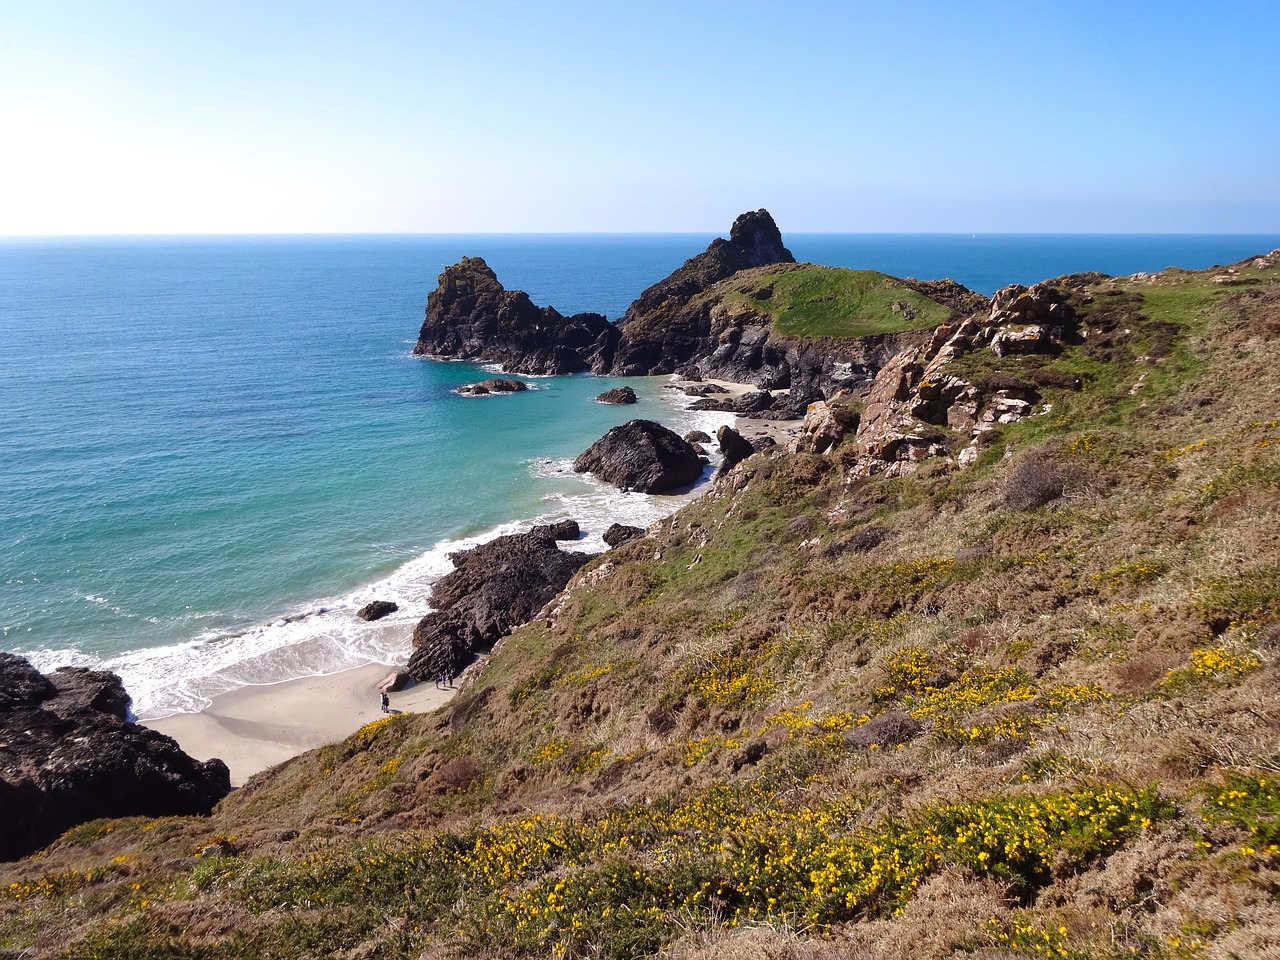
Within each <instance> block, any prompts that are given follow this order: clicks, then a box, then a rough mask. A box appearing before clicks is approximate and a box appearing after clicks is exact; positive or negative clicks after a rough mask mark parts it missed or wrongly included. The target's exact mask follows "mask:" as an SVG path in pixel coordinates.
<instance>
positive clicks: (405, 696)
mask: <svg viewBox="0 0 1280 960" xmlns="http://www.w3.org/2000/svg"><path fill="white" fill-rule="evenodd" d="M705 382H708V383H716V384H719V385H720V386H722V387H724V388H725V390H726V391H727V395H728V396H736V395H738V394H741V393H746V392H748V391H750V390H753V389H755V388H754V387H751V386H749V385H746V384H739V383H732V382H729V381H723V380H711V381H705ZM687 385H690V384H687V383H683V382H682V383H680V384H678V385H677V387H676V388H680V387H683V386H687ZM736 425H737V429H738V431H739V432H740V433H742V434H743V435H744V436H746V437H747V438H748V439H751V438H754V437H757V436H761V435H764V434H768V435H770V436H772V437H773V438H774V439H775V440H776V441H777V442H779V443H784V444H785V443H787V442H789V441H790V440H792V439H794V438H795V436H796V435H797V434H798V433H799V430H800V421H798V420H783V421H777V420H757V419H754V418H752V417H744V416H739V417H737V418H736ZM394 669H395V668H394V667H393V666H389V665H387V664H380V663H371V664H368V665H366V666H363V667H358V668H356V669H354V670H346V671H343V672H341V673H335V674H330V675H328V676H315V677H302V678H300V679H296V680H286V681H283V682H281V683H272V684H264V685H257V686H246V687H241V688H239V689H237V690H233V691H231V692H229V693H224V694H222V695H220V696H218V697H215V698H214V700H213V702H212V703H211V704H210V705H209V706H208V707H206V708H205V709H204V710H202V711H201V712H200V713H181V714H175V715H173V716H169V717H164V718H162V719H159V720H146V721H143V724H144V725H145V726H148V727H151V728H152V729H154V730H158V731H160V732H161V733H164V734H167V735H168V736H171V737H173V738H174V739H175V740H177V741H178V743H179V744H180V745H181V746H182V748H183V750H185V751H186V752H187V753H189V754H190V755H191V756H193V757H195V758H196V759H198V760H208V759H210V758H212V757H218V758H220V759H221V760H222V761H223V762H225V763H226V764H227V766H228V767H230V769H231V783H232V785H233V786H237V787H238V786H240V785H242V784H243V783H244V782H245V781H246V780H248V779H249V778H250V777H251V776H253V775H254V774H255V773H258V772H260V771H262V770H265V769H267V768H268V767H272V766H275V765H276V764H278V763H283V762H284V761H285V760H288V759H290V758H291V757H295V756H297V755H298V754H300V753H304V752H305V751H307V750H311V749H314V748H316V747H321V746H324V745H325V744H329V743H335V742H337V741H339V740H342V739H344V738H346V737H348V736H350V735H351V734H352V733H354V732H355V731H356V730H358V729H360V727H362V726H364V725H365V724H366V723H368V722H369V721H371V720H376V719H378V718H379V717H380V716H382V711H381V703H380V700H379V692H378V689H377V685H378V683H379V682H380V681H381V680H383V678H385V677H386V676H387V674H388V673H390V672H391V671H392V670H394ZM455 693H456V690H438V689H436V688H435V685H434V684H421V683H420V684H416V685H413V686H411V687H409V688H408V689H406V690H402V691H400V692H399V693H393V694H391V695H390V697H391V709H392V710H399V711H405V712H428V711H431V710H434V709H436V708H437V707H439V706H440V705H441V704H444V703H446V702H447V701H448V700H449V699H450V698H451V697H453V695H454V694H455Z"/></svg>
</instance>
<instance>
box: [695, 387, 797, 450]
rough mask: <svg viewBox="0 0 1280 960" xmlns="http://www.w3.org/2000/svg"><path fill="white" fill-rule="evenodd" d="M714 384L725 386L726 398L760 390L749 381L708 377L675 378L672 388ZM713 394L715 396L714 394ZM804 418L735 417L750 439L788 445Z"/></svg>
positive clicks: (775, 392) (736, 422) (741, 415)
mask: <svg viewBox="0 0 1280 960" xmlns="http://www.w3.org/2000/svg"><path fill="white" fill-rule="evenodd" d="M708 383H710V384H714V385H716V386H718V387H723V388H724V390H725V392H724V393H723V394H720V396H722V397H725V398H732V397H740V396H742V395H743V394H744V393H751V392H753V391H755V390H758V389H759V388H758V387H755V386H752V385H751V384H749V383H735V382H733V381H732V380H717V379H715V378H708V379H705V380H698V381H693V380H678V379H677V380H673V381H672V382H671V389H673V390H684V388H685V387H697V386H700V385H703V384H708ZM773 393H774V395H775V396H780V395H783V394H785V393H787V391H786V390H774V391H773ZM712 396H715V395H714V394H713V395H712ZM802 423H803V420H802V419H797V420H762V419H760V418H759V417H752V416H750V415H745V414H737V415H736V416H735V418H734V429H735V430H737V431H738V432H739V433H740V434H742V435H743V436H744V437H746V438H747V439H748V440H754V439H755V438H756V437H766V436H767V437H772V438H773V439H774V442H775V443H780V444H782V445H784V446H785V445H787V444H789V443H791V442H792V441H793V440H795V439H797V438H798V437H799V436H800V433H801V424H802Z"/></svg>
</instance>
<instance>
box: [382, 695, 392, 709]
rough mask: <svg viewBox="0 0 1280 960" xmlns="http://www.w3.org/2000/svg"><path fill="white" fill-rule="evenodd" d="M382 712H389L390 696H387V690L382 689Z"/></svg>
mask: <svg viewBox="0 0 1280 960" xmlns="http://www.w3.org/2000/svg"><path fill="white" fill-rule="evenodd" d="M382 712H383V713H390V712H391V698H390V697H388V696H387V692H386V691H385V690H384V691H382Z"/></svg>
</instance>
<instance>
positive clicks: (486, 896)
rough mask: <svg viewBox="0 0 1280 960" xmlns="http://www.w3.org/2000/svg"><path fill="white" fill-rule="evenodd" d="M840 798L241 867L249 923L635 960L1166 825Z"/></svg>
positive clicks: (1055, 804)
mask: <svg viewBox="0 0 1280 960" xmlns="http://www.w3.org/2000/svg"><path fill="white" fill-rule="evenodd" d="M861 813H862V807H861V805H860V804H859V803H857V802H856V801H852V800H847V799H840V800H830V801H825V802H817V803H811V804H806V805H799V806H797V805H793V804H791V803H788V802H786V801H784V800H783V799H782V798H781V797H780V796H777V795H773V794H770V793H768V792H767V791H765V790H764V789H763V788H760V787H758V786H753V787H744V788H732V787H727V786H717V787H713V788H710V789H707V790H705V791H702V792H699V793H696V794H694V795H693V796H690V797H688V798H686V799H684V800H674V799H672V800H668V801H666V802H661V801H659V802H657V803H653V804H636V805H633V806H627V807H623V808H620V809H617V810H615V811H613V812H611V813H610V814H608V815H607V816H604V817H601V818H599V819H595V820H571V819H564V818H558V817H550V816H546V817H542V816H530V817H523V818H520V819H516V820H510V821H506V822H503V823H498V824H494V825H493V826H490V827H488V828H485V829H482V830H479V831H476V832H474V833H473V834H471V835H468V836H448V835H446V836H436V837H428V838H425V839H423V840H421V841H418V842H417V843H414V844H411V845H408V846H403V847H392V846H390V845H387V846H380V845H370V846H367V847H362V848H360V849H358V850H354V851H351V852H350V853H345V854H343V853H338V854H334V853H321V854H315V855H313V856H311V857H309V858H306V859H304V860H301V861H293V862H285V861H262V860H259V861H254V862H253V863H251V864H247V865H240V866H239V867H238V869H239V870H240V871H241V872H240V874H239V877H238V879H237V880H236V881H234V882H233V888H234V889H235V890H236V891H237V894H236V895H237V896H238V897H239V898H240V899H241V900H242V901H243V902H244V903H245V904H246V905H248V906H249V907H250V908H251V909H254V910H258V911H262V910H268V909H273V908H293V907H300V906H311V907H314V906H316V905H323V904H349V905H351V906H352V907H353V908H356V909H359V910H361V911H364V910H372V909H374V908H375V907H376V906H377V905H378V904H395V905H396V906H397V909H398V910H403V911H405V912H406V916H409V917H410V918H411V920H412V922H413V923H415V924H418V925H419V926H420V927H421V928H422V930H423V936H424V939H425V938H426V937H427V936H430V934H431V931H432V930H433V929H434V930H436V931H441V930H445V929H448V930H451V931H456V932H458V933H459V934H460V935H461V936H462V937H463V939H464V941H465V945H466V946H467V947H468V948H470V949H471V950H473V951H474V952H477V953H479V952H484V951H495V950H496V951H499V952H501V953H503V954H516V955H526V956H546V955H553V956H573V957H578V956H588V955H591V956H596V955H602V956H611V957H620V958H621V957H634V956H637V955H642V954H645V953H651V952H654V951H656V950H657V949H659V948H660V947H661V945H662V943H663V942H664V941H665V940H666V939H668V938H669V937H670V936H672V935H673V932H674V931H677V930H678V929H679V923H678V921H679V920H680V919H681V918H683V919H684V920H686V921H687V919H688V918H695V919H696V918H702V922H710V923H716V924H720V925H725V926H736V925H738V924H742V923H752V922H760V921H774V920H779V921H783V922H787V923H791V924H793V925H796V926H801V925H806V926H810V927H816V928H821V927H823V926H825V925H829V924H832V923H836V922H839V921H842V920H849V919H854V918H857V917H863V916H874V915H879V914H884V913H887V912H891V911H893V910H895V909H897V908H899V907H901V906H902V905H903V904H904V903H905V902H906V901H907V900H908V899H909V898H910V897H911V895H912V894H913V893H914V891H915V890H916V889H917V887H918V886H919V885H920V884H921V883H922V882H923V881H924V880H925V879H927V878H928V877H929V876H930V875H931V874H933V873H934V872H935V871H936V870H938V869H939V868H940V867H941V866H943V865H945V864H948V863H959V864H963V865H965V866H967V867H968V868H969V869H971V870H973V871H974V872H976V873H978V874H982V875H992V876H996V877H999V878H1001V879H1003V880H1005V881H1007V882H1009V883H1010V884H1011V885H1012V886H1013V887H1014V888H1015V889H1021V890H1024V891H1031V890H1034V889H1035V888H1036V887H1038V886H1040V885H1042V884H1043V883H1044V882H1046V881H1047V879H1048V877H1049V869H1050V863H1051V862H1052V861H1053V859H1054V857H1055V856H1056V855H1057V854H1058V853H1059V852H1060V851H1063V850H1067V851H1070V852H1072V853H1073V854H1074V855H1076V856H1080V857H1085V858H1087V857H1090V856H1096V855H1099V854H1103V853H1105V852H1107V851H1108V850H1111V849H1114V848H1115V847H1117V846H1119V845H1120V844H1121V843H1123V842H1124V841H1125V839H1126V838H1128V837H1129V836H1131V835H1132V834H1134V833H1136V832H1137V831H1139V830H1141V829H1143V828H1145V827H1147V826H1150V825H1151V824H1152V823H1153V822H1154V821H1155V820H1156V819H1158V818H1161V817H1164V816H1166V815H1168V813H1169V808H1168V807H1167V805H1165V804H1163V803H1161V801H1160V800H1159V799H1158V798H1157V797H1156V795H1155V793H1154V791H1153V790H1149V789H1148V790H1132V789H1128V788H1116V787H1099V788H1093V789H1087V790H1081V791H1077V792H1074V793H1069V794H1055V795H1049V796H1039V797H1036V796H1027V795H1019V796H1010V797H1003V798H995V799H989V800H983V801H973V802H967V803H958V804H946V805H937V806H933V807H928V808H925V809H923V810H920V811H917V812H916V813H914V814H912V815H910V816H905V817H882V818H880V819H879V820H877V821H875V822H872V823H863V822H862V821H861V820H860V815H861Z"/></svg>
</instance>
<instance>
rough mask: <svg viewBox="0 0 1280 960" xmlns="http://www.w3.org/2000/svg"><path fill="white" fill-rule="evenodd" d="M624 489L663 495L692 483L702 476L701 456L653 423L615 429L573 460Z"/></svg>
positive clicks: (578, 468)
mask: <svg viewBox="0 0 1280 960" xmlns="http://www.w3.org/2000/svg"><path fill="white" fill-rule="evenodd" d="M573 469H574V471H575V472H576V473H586V472H588V471H590V472H591V473H593V474H595V475H596V476H597V477H599V478H600V479H601V480H604V481H605V482H606V483H612V484H613V485H614V486H616V487H619V488H621V489H623V490H638V491H640V492H641V493H660V492H662V491H663V490H671V489H673V488H675V487H682V486H685V485H686V484H690V483H693V482H694V481H695V480H697V479H698V477H699V476H701V474H702V464H701V463H700V462H699V461H698V454H697V453H696V452H695V451H694V449H693V447H691V446H690V445H689V444H688V443H687V442H686V441H684V440H682V439H681V438H680V436H679V435H678V434H676V433H674V432H672V431H671V430H668V429H667V428H666V427H664V426H662V424H660V423H654V422H653V421H652V420H631V421H630V422H628V423H624V424H623V425H622V426H620V427H614V428H613V429H612V430H610V431H609V432H608V433H606V434H605V435H604V436H603V437H601V438H600V439H599V440H597V441H596V442H595V443H593V444H592V445H591V446H590V447H589V448H588V449H587V450H586V451H584V452H583V453H581V454H579V456H578V458H577V459H576V460H574V461H573Z"/></svg>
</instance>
